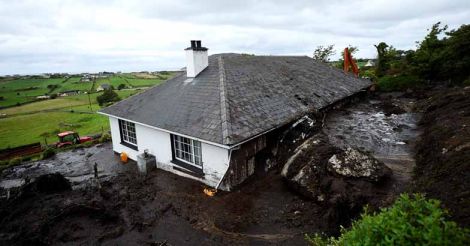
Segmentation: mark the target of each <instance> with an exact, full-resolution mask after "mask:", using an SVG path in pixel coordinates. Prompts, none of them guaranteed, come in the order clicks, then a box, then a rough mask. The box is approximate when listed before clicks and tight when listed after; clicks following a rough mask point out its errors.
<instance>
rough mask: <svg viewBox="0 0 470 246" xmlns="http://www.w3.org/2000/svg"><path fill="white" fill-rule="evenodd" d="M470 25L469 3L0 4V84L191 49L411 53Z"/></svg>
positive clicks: (170, 59)
mask: <svg viewBox="0 0 470 246" xmlns="http://www.w3.org/2000/svg"><path fill="white" fill-rule="evenodd" d="M438 21H442V22H443V23H444V24H448V25H449V26H450V27H451V28H457V27H458V26H460V25H461V24H468V23H469V21H470V2H469V1H462V0H456V1H450V2H449V1H442V0H441V1H435V0H427V1H425V0H419V1H413V2H411V1H404V0H396V1H382V0H376V1H360V0H351V1H344V0H341V1H326V0H320V1H307V0H297V1H281V0H271V1H268V0H258V1H256V0H240V1H216V0H203V1H190V0H173V1H145V0H135V1H123V0H115V1H92V0H81V1H72V0H63V1H59V0H42V1H31V0H28V1H6V0H0V74H14V73H21V74H27V73H41V72H85V71H87V72H88V71H89V72H93V71H103V70H109V71H117V70H121V71H136V70H151V71H154V70H161V69H179V68H181V67H183V66H185V63H184V53H183V49H184V48H185V47H187V46H188V43H189V40H190V39H201V40H203V44H204V45H205V46H207V47H208V48H209V52H210V53H212V54H213V53H221V52H239V53H253V54H273V55H274V54H276V55H311V54H312V52H313V50H314V49H315V47H316V46H318V45H328V44H335V47H336V49H337V50H338V52H337V53H338V54H339V51H340V50H341V49H342V48H343V47H345V46H347V45H348V44H351V45H354V46H358V47H359V50H360V51H359V53H358V56H359V57H374V56H375V49H374V47H373V44H377V43H378V42H381V41H385V42H387V43H389V44H391V45H393V46H395V47H397V48H400V49H410V48H414V47H415V41H418V40H421V39H422V38H423V37H424V35H426V32H427V31H426V29H427V28H429V27H430V26H431V25H432V24H433V23H435V22H438Z"/></svg>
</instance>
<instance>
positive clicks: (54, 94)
mask: <svg viewBox="0 0 470 246" xmlns="http://www.w3.org/2000/svg"><path fill="white" fill-rule="evenodd" d="M49 98H50V99H56V98H57V93H52V94H51V95H50V96H49Z"/></svg>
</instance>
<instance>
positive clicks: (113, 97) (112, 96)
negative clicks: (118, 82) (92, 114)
mask: <svg viewBox="0 0 470 246" xmlns="http://www.w3.org/2000/svg"><path fill="white" fill-rule="evenodd" d="M119 100H121V98H119V95H118V94H117V93H116V92H114V91H113V90H104V92H103V94H102V95H100V96H98V97H97V98H96V101H98V104H99V105H100V106H102V105H105V104H107V103H112V102H117V101H119Z"/></svg>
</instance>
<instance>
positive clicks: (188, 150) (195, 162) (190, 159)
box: [173, 135, 202, 168]
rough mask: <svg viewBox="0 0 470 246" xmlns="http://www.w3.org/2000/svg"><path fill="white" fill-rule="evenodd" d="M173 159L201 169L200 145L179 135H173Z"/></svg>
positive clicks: (198, 142) (196, 141)
mask: <svg viewBox="0 0 470 246" xmlns="http://www.w3.org/2000/svg"><path fill="white" fill-rule="evenodd" d="M173 146H174V148H173V151H174V156H175V159H176V160H178V161H181V162H184V163H187V164H190V165H192V166H195V167H198V168H202V143H201V141H198V140H194V139H192V138H187V137H183V136H179V135H173Z"/></svg>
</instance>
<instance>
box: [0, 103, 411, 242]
mask: <svg viewBox="0 0 470 246" xmlns="http://www.w3.org/2000/svg"><path fill="white" fill-rule="evenodd" d="M385 100H387V101H388V102H392V103H393V104H394V105H398V107H401V108H402V109H403V110H400V111H398V110H396V109H393V110H388V111H390V112H389V113H390V114H388V113H386V112H385V111H386V110H387V107H385V106H383V105H384V103H383V102H384V101H385ZM411 104H414V101H413V100H410V99H409V98H406V97H403V95H399V96H397V95H392V96H391V98H390V97H388V96H387V98H386V99H384V98H380V97H377V98H373V100H365V101H362V102H359V103H357V104H354V105H350V106H349V107H347V108H344V109H339V110H336V111H333V112H331V113H330V114H329V115H328V117H327V118H326V120H325V127H324V128H323V131H324V133H325V134H326V136H327V137H328V139H329V141H330V142H332V143H333V144H335V146H338V147H345V146H348V145H349V146H353V147H356V148H361V149H362V150H364V151H369V152H370V153H371V154H372V155H373V156H374V157H376V158H378V159H380V160H382V161H383V162H384V163H385V164H386V165H387V166H389V167H390V168H391V169H392V171H393V174H392V177H391V180H390V185H387V186H386V187H387V189H386V191H387V192H385V193H383V194H380V195H378V196H377V197H376V199H375V200H374V202H375V203H376V204H378V206H379V205H384V204H388V203H389V202H391V201H393V198H394V197H395V196H396V195H397V194H399V193H400V192H402V191H403V190H404V189H405V188H406V186H407V184H408V183H409V181H410V179H411V170H412V169H413V166H414V160H413V155H414V152H413V147H414V139H415V138H416V136H417V135H418V133H419V132H418V131H417V129H416V122H417V121H418V120H419V114H415V113H412V112H410V111H409V108H412V107H408V106H410V105H411ZM388 108H390V107H388ZM286 139H288V138H286ZM286 141H287V140H286ZM118 159H119V158H118V157H117V156H116V155H114V154H113V153H112V148H111V145H110V144H105V145H102V146H97V147H92V148H87V149H80V150H76V151H74V152H64V153H58V154H57V156H56V157H54V158H52V159H51V160H45V161H41V162H32V163H28V164H25V165H21V166H17V167H12V168H10V169H7V170H5V171H4V172H3V173H2V174H1V175H0V195H1V196H3V197H4V198H5V197H7V195H5V191H8V192H11V194H10V193H8V194H10V197H9V198H10V199H9V200H5V199H3V200H2V199H0V244H8V245H26V244H27V245H49V244H104V245H115V244H126V245H251V244H256V245H273V244H274V245H284V244H288V245H305V240H304V235H305V233H315V232H326V233H329V234H334V233H335V232H337V231H338V230H339V225H345V226H347V224H348V223H350V220H351V219H352V218H354V217H355V216H356V215H357V214H358V213H359V212H360V211H356V213H355V214H354V215H351V214H341V213H332V211H342V210H341V208H335V209H334V210H331V208H329V207H328V206H325V205H322V204H320V203H318V202H315V201H311V200H307V199H304V198H303V197H302V196H299V195H298V194H297V193H295V192H292V190H291V189H290V188H289V187H288V186H287V185H286V183H285V182H284V180H283V178H282V177H281V175H280V168H282V165H280V166H279V167H278V168H274V169H272V170H271V171H269V172H267V173H259V174H258V173H257V175H256V176H253V177H252V178H250V179H249V180H248V181H247V182H245V183H244V184H243V185H241V186H240V188H239V189H238V190H236V191H233V192H221V191H219V192H218V193H217V194H216V195H215V196H214V197H208V196H206V195H205V194H204V193H203V188H204V186H203V185H202V184H200V183H198V182H196V181H193V180H190V179H186V178H183V177H179V176H177V175H174V174H171V173H168V172H165V171H162V170H156V171H153V172H150V173H149V174H148V175H147V176H142V175H139V174H138V173H137V171H136V167H135V166H136V165H135V163H132V162H131V163H129V164H126V165H123V164H121V163H120V162H119V160H118ZM95 162H96V163H98V170H99V172H98V174H99V179H98V181H97V180H96V179H94V178H93V176H94V173H93V165H94V163H95ZM55 172H59V173H60V174H61V175H62V176H63V177H65V178H66V179H67V180H68V181H69V182H70V185H71V187H72V190H70V189H67V188H64V189H56V190H54V189H52V190H51V189H47V188H46V191H47V192H42V191H40V190H35V189H32V192H31V193H30V195H28V196H24V197H21V198H20V196H19V195H17V194H20V193H18V191H21V190H22V189H23V188H21V187H26V186H28V183H31V182H30V181H29V180H33V181H32V183H33V184H34V183H35V182H36V181H34V180H37V179H36V178H40V177H42V176H43V175H47V174H49V173H55ZM56 178H57V177H56ZM57 180H61V178H57ZM58 182H60V181H58ZM351 182H353V181H351ZM25 183H27V184H26V185H24V184H25ZM21 185H23V186H21ZM60 187H67V185H64V184H63V185H61V186H60ZM2 189H3V190H2ZM2 192H3V193H2ZM368 195H371V194H368ZM344 205H347V204H344ZM358 210H359V209H358Z"/></svg>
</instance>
